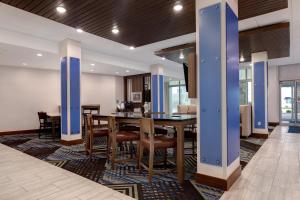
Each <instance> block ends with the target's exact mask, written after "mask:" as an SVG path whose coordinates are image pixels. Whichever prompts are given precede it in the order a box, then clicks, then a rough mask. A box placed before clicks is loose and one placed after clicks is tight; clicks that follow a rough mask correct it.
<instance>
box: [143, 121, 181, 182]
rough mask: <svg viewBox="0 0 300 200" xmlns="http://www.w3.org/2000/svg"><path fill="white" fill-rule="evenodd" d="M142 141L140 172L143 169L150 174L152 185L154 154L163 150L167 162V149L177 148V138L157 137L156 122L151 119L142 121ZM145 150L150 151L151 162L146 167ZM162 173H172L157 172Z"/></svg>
mask: <svg viewBox="0 0 300 200" xmlns="http://www.w3.org/2000/svg"><path fill="white" fill-rule="evenodd" d="M140 137H141V139H140V153H139V170H140V171H141V170H142V168H144V169H146V170H147V171H148V172H149V182H150V183H151V181H152V177H153V172H154V169H153V165H154V152H155V150H156V149H162V150H164V152H165V155H164V163H165V164H166V161H167V154H166V152H167V149H168V148H176V138H168V137H166V136H164V135H156V134H155V128H154V121H153V119H150V118H143V119H141V136H140ZM144 149H147V150H148V151H149V162H148V166H146V165H145V164H144V163H143V162H142V159H143V154H144ZM156 171H160V172H164V171H170V169H166V170H156Z"/></svg>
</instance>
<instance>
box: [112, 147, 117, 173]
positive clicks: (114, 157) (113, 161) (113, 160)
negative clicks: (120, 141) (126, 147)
mask: <svg viewBox="0 0 300 200" xmlns="http://www.w3.org/2000/svg"><path fill="white" fill-rule="evenodd" d="M111 148H112V149H111V167H112V169H113V170H114V169H115V160H116V143H115V142H112V146H111Z"/></svg>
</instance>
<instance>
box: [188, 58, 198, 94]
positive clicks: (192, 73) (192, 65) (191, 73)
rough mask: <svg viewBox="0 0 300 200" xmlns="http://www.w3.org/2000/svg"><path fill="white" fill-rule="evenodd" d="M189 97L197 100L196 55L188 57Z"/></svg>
mask: <svg viewBox="0 0 300 200" xmlns="http://www.w3.org/2000/svg"><path fill="white" fill-rule="evenodd" d="M188 90H189V92H188V96H189V98H197V58H196V53H190V54H189V55H188Z"/></svg>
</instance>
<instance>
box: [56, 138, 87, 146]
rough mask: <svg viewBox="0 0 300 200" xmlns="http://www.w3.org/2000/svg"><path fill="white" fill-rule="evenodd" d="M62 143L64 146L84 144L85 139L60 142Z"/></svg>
mask: <svg viewBox="0 0 300 200" xmlns="http://www.w3.org/2000/svg"><path fill="white" fill-rule="evenodd" d="M60 143H61V144H62V145H65V146H72V145H77V144H82V143H83V139H79V140H71V141H66V140H60Z"/></svg>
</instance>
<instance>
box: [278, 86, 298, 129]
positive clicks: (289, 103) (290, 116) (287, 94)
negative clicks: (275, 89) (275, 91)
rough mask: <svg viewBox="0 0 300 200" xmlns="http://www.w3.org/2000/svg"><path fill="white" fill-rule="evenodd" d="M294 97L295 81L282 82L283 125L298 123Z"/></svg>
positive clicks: (281, 106)
mask: <svg viewBox="0 0 300 200" xmlns="http://www.w3.org/2000/svg"><path fill="white" fill-rule="evenodd" d="M299 90H300V89H299ZM294 95H295V81H283V82H280V115H281V123H295V121H296V116H295V105H294ZM299 108H300V107H299Z"/></svg>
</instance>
